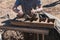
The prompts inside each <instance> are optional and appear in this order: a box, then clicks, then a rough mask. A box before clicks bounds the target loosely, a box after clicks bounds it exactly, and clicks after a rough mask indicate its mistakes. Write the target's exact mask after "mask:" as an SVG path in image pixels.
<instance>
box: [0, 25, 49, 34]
mask: <svg viewBox="0 0 60 40" xmlns="http://www.w3.org/2000/svg"><path fill="white" fill-rule="evenodd" d="M0 29H3V30H19V31H22V32H28V33H39V34H45V35H48V33H49V30H47V29H33V28H19V27H14V26H0Z"/></svg>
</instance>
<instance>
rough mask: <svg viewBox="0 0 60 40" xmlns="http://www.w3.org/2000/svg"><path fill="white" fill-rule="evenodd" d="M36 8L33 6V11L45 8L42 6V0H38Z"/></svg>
mask: <svg viewBox="0 0 60 40" xmlns="http://www.w3.org/2000/svg"><path fill="white" fill-rule="evenodd" d="M36 5H37V6H36V9H33V8H32V10H31V12H33V13H37V12H40V11H42V10H43V8H42V6H41V1H40V0H38V1H37V2H36Z"/></svg>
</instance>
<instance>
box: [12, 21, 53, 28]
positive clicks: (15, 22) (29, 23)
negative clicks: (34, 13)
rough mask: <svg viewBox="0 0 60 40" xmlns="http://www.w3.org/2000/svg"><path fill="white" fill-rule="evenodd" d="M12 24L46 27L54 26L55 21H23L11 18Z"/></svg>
mask: <svg viewBox="0 0 60 40" xmlns="http://www.w3.org/2000/svg"><path fill="white" fill-rule="evenodd" d="M11 24H13V25H16V26H25V27H26V26H28V27H45V28H54V23H44V22H40V23H38V22H36V23H35V22H21V21H13V20H11Z"/></svg>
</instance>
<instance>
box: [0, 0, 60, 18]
mask: <svg viewBox="0 0 60 40" xmlns="http://www.w3.org/2000/svg"><path fill="white" fill-rule="evenodd" d="M15 1H16V0H0V16H4V15H6V14H9V16H10V18H14V17H16V14H17V13H15V12H13V11H12V7H13V5H14V3H15ZM41 2H42V6H43V9H44V11H46V12H48V13H50V14H52V15H54V16H56V17H58V18H59V19H60V1H59V0H41Z"/></svg>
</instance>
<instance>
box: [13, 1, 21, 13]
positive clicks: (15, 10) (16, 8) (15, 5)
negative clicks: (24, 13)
mask: <svg viewBox="0 0 60 40" xmlns="http://www.w3.org/2000/svg"><path fill="white" fill-rule="evenodd" d="M18 6H20V7H21V0H16V2H15V4H14V6H13V8H12V9H13V11H14V12H16V13H19V11H21V10H19V9H18Z"/></svg>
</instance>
